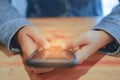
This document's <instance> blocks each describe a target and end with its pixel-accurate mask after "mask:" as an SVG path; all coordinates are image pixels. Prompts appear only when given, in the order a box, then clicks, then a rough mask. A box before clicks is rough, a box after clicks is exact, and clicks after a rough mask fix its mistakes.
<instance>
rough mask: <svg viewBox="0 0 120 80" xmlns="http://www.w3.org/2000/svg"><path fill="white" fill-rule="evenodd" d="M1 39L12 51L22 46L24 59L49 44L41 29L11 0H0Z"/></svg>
mask: <svg viewBox="0 0 120 80" xmlns="http://www.w3.org/2000/svg"><path fill="white" fill-rule="evenodd" d="M0 41H1V42H2V43H3V44H4V45H5V46H6V47H7V48H8V49H9V50H11V51H15V52H16V51H20V47H21V51H22V52H23V59H26V58H27V57H28V56H29V55H31V54H32V52H33V51H34V50H35V49H36V48H37V47H38V46H43V47H44V46H45V47H46V46H48V42H47V40H46V39H45V38H44V37H43V36H42V34H41V33H40V31H39V29H38V28H37V27H33V26H32V25H31V23H30V22H29V21H28V20H27V19H26V18H24V17H23V16H21V15H20V14H19V13H18V12H17V11H16V10H15V8H13V7H12V6H11V5H10V2H9V0H0ZM18 44H19V45H18ZM31 70H32V71H33V72H35V73H44V72H49V71H52V70H53V68H51V69H41V68H40V69H36V68H32V69H31Z"/></svg>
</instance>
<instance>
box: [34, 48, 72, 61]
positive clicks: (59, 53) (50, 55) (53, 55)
mask: <svg viewBox="0 0 120 80" xmlns="http://www.w3.org/2000/svg"><path fill="white" fill-rule="evenodd" d="M33 58H35V59H65V60H70V59H74V56H73V50H70V49H69V50H63V49H61V47H60V46H51V47H50V48H49V49H38V52H37V54H36V55H35V56H34V57H33Z"/></svg>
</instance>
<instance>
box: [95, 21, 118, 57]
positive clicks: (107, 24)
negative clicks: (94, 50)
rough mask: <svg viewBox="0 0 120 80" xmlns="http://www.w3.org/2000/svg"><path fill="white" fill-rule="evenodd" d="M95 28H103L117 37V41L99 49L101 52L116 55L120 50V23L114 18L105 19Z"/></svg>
mask: <svg viewBox="0 0 120 80" xmlns="http://www.w3.org/2000/svg"><path fill="white" fill-rule="evenodd" d="M93 30H103V31H105V32H107V33H108V34H110V35H111V36H112V37H113V38H114V39H115V41H113V42H111V43H109V44H107V45H106V46H105V47H104V48H101V49H99V51H100V52H104V53H106V54H109V55H114V54H117V53H118V52H119V51H120V31H119V30H120V25H118V24H115V23H114V21H112V20H103V21H101V22H100V23H99V24H98V25H96V26H95V27H94V28H93Z"/></svg>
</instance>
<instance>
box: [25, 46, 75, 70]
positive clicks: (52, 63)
mask: <svg viewBox="0 0 120 80" xmlns="http://www.w3.org/2000/svg"><path fill="white" fill-rule="evenodd" d="M74 53H75V52H74V50H72V49H68V50H63V49H62V48H61V47H60V46H51V47H50V48H49V49H44V48H39V49H37V50H36V51H34V52H33V54H32V55H31V56H30V57H28V58H27V59H26V64H27V65H28V66H31V67H44V68H45V67H56V68H57V67H72V66H75V65H76V64H77V59H76V56H75V54H74Z"/></svg>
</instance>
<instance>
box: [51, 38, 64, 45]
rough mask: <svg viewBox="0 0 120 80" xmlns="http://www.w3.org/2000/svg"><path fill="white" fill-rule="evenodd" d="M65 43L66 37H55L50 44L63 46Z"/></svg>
mask: <svg viewBox="0 0 120 80" xmlns="http://www.w3.org/2000/svg"><path fill="white" fill-rule="evenodd" d="M64 44H65V40H64V39H53V40H51V41H50V46H62V45H64Z"/></svg>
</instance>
